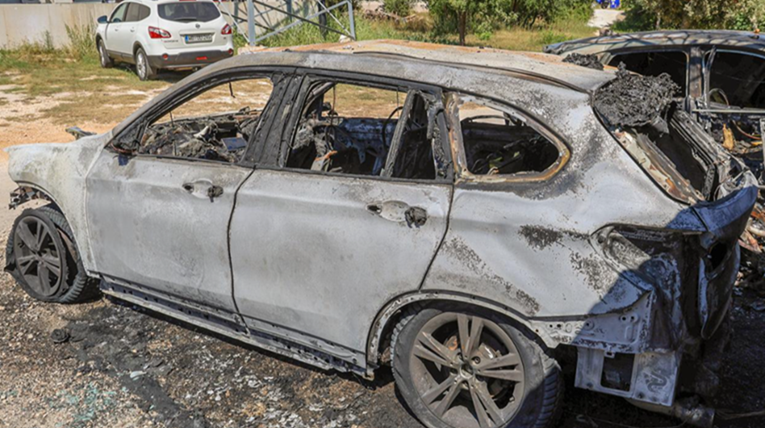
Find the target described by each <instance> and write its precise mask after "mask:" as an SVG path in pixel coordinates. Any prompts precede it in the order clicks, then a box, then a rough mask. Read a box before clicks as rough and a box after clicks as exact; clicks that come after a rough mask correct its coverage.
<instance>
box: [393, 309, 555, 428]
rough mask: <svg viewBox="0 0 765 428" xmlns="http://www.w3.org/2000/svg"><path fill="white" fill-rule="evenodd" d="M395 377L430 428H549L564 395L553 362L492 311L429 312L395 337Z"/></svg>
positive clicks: (419, 314)
mask: <svg viewBox="0 0 765 428" xmlns="http://www.w3.org/2000/svg"><path fill="white" fill-rule="evenodd" d="M392 346H393V374H394V377H395V378H396V385H397V386H398V388H399V391H400V392H401V395H402V397H403V398H404V400H405V401H406V403H407V404H408V405H409V407H410V409H411V410H412V411H413V412H414V414H415V415H416V416H417V417H418V418H419V419H420V421H421V422H422V423H423V424H425V425H426V426H427V427H429V428H500V427H502V428H505V427H519V428H520V427H528V428H547V427H551V426H553V424H554V422H555V419H556V416H557V413H558V410H559V408H560V398H561V396H562V379H561V376H560V373H559V370H560V369H559V368H558V365H557V363H556V362H555V360H553V359H551V358H550V357H548V356H547V355H546V354H545V353H544V352H543V351H542V349H541V348H540V347H539V346H538V345H537V344H536V343H534V342H533V341H532V340H530V339H529V338H527V337H526V336H524V334H523V333H521V332H520V331H519V330H518V329H516V328H514V327H512V326H511V325H510V324H508V323H507V322H506V321H505V320H503V319H502V318H500V317H497V316H496V315H494V314H493V313H491V312H488V311H483V310H478V309H470V308H466V309H461V310H455V309H454V307H453V306H452V307H447V306H435V307H429V308H425V309H423V310H421V311H419V312H417V313H414V314H411V315H410V316H408V317H405V319H404V320H403V321H402V322H401V323H400V324H399V326H398V327H397V328H396V331H395V332H394V337H393V344H392Z"/></svg>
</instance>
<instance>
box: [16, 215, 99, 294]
mask: <svg viewBox="0 0 765 428" xmlns="http://www.w3.org/2000/svg"><path fill="white" fill-rule="evenodd" d="M5 259H6V262H7V265H6V270H7V271H8V272H10V273H11V275H12V276H13V278H14V279H15V280H16V283H18V284H19V285H20V286H21V288H22V289H23V290H24V291H25V292H26V293H27V294H29V295H30V296H31V297H33V298H35V299H37V300H41V301H44V302H56V303H75V302H81V301H84V300H87V299H89V298H92V297H94V296H95V295H97V294H98V281H97V280H95V279H92V278H89V277H88V276H87V274H86V272H85V268H84V266H83V265H82V261H81V259H80V256H79V251H78V250H77V244H76V242H75V240H74V235H73V234H72V230H71V229H70V228H69V224H68V223H67V221H66V219H65V218H64V216H63V215H62V214H61V212H60V211H59V210H57V209H56V208H54V207H53V206H51V205H48V206H44V207H41V208H38V209H27V210H24V211H23V212H22V213H21V215H19V217H18V218H16V222H15V223H14V224H13V229H12V230H11V233H10V234H9V236H8V243H7V245H6V249H5Z"/></svg>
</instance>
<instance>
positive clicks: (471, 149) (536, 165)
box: [453, 96, 567, 176]
mask: <svg viewBox="0 0 765 428" xmlns="http://www.w3.org/2000/svg"><path fill="white" fill-rule="evenodd" d="M457 114H458V118H455V119H456V121H457V122H458V123H459V127H460V135H461V136H462V146H463V148H464V156H465V159H464V164H465V166H466V168H467V170H468V172H470V173H471V174H473V175H484V176H485V175H515V174H535V173H542V172H545V171H547V170H549V169H551V168H552V167H553V166H555V165H559V164H560V162H559V161H560V159H561V158H562V156H563V154H564V153H565V152H566V151H567V149H565V147H563V146H562V145H559V144H555V143H553V142H551V141H550V140H549V139H548V138H547V137H545V136H544V135H542V134H541V133H540V132H539V131H537V130H536V129H535V127H533V126H531V125H530V124H529V123H528V121H527V120H526V119H525V118H524V117H522V116H520V115H519V114H517V113H515V112H513V111H512V110H511V109H509V108H506V107H503V109H502V110H500V108H499V106H497V105H496V104H494V103H492V102H490V101H487V100H482V99H479V98H474V97H470V96H459V101H458V107H457ZM453 120H454V119H453Z"/></svg>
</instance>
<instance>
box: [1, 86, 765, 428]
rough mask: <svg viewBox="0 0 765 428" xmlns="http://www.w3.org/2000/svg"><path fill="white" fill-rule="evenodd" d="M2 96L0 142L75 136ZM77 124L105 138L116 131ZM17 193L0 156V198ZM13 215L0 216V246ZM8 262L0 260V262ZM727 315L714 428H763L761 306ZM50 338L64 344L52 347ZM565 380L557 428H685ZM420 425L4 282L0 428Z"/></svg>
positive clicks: (304, 377)
mask: <svg viewBox="0 0 765 428" xmlns="http://www.w3.org/2000/svg"><path fill="white" fill-rule="evenodd" d="M8 95H9V94H8V92H5V93H4V92H3V91H2V88H0V146H2V147H4V146H7V145H13V144H26V143H34V142H57V141H71V140H72V138H71V137H70V136H69V135H68V134H66V133H64V132H63V126H62V125H61V124H59V123H54V122H53V121H52V120H50V119H47V118H46V117H45V116H44V115H42V114H39V113H38V112H39V106H41V105H49V104H46V103H51V102H61V100H63V99H65V96H61V95H60V94H59V95H56V96H55V97H51V99H48V100H46V99H40V98H38V99H36V100H35V101H34V104H33V105H30V103H28V102H25V101H23V99H22V98H21V97H18V98H14V97H13V96H12V93H11V96H8ZM56 97H58V98H56ZM3 99H5V100H6V102H1V101H2V100H3ZM35 106H38V107H37V108H35ZM80 125H81V127H82V128H84V129H87V130H93V131H105V130H107V129H109V128H110V127H111V126H113V125H114V122H110V123H100V122H91V123H82V124H80ZM3 155H4V154H3ZM12 189H13V183H12V182H11V181H10V180H9V178H8V175H7V164H6V162H5V160H4V159H2V158H0V193H2V194H6V195H7V194H8V192H10V191H11V190H12ZM17 214H18V213H17V212H12V211H8V210H7V209H3V208H0V238H1V239H2V242H5V238H6V237H7V234H8V231H9V230H10V228H11V225H12V222H13V219H14V218H15V216H16V215H17ZM4 259H5V257H4V253H3V254H0V264H2V265H3V266H4V264H5V263H4ZM733 316H734V328H735V334H734V338H733V343H732V345H731V348H730V350H729V352H728V353H727V355H726V360H725V364H724V369H723V373H722V381H723V384H722V391H721V394H720V395H719V398H718V401H717V402H716V403H714V404H715V405H716V406H717V408H718V409H720V411H721V413H723V415H721V416H725V415H728V416H729V419H723V418H718V422H717V426H718V427H720V428H726V427H737V428H761V427H763V426H765V417H762V416H757V417H755V416H750V417H741V414H742V413H747V412H757V411H761V410H763V409H765V370H763V364H764V363H765V328H763V327H765V298H763V296H761V295H759V294H758V293H757V292H756V291H754V290H752V289H749V288H747V289H740V288H739V289H737V290H736V296H735V308H734V311H733ZM56 330H63V331H65V332H67V333H68V334H69V338H68V339H67V340H66V341H64V342H63V343H55V341H54V340H53V338H52V335H53V332H54V331H56ZM566 383H567V394H566V404H565V409H564V413H563V419H562V421H561V425H560V426H562V427H581V428H601V427H616V428H625V427H626V428H630V427H676V426H680V425H681V424H680V423H679V422H678V421H676V420H674V419H671V418H667V417H663V416H658V415H655V414H652V413H649V412H645V411H642V410H639V409H637V408H635V407H633V406H631V405H629V404H627V403H626V402H625V401H624V400H621V399H618V398H615V397H608V396H602V395H599V394H594V393H590V392H587V391H583V390H577V389H574V388H573V376H572V374H571V372H570V370H569V371H568V372H567V376H566ZM730 415H739V417H738V418H734V419H730ZM419 426H420V425H419V424H418V423H417V422H416V421H415V420H414V419H413V418H412V417H411V416H410V414H409V413H408V412H407V410H406V408H405V406H404V405H403V404H402V402H401V400H400V399H399V398H398V396H397V394H396V391H395V388H394V385H393V383H392V380H391V375H390V371H385V370H383V371H381V372H380V374H379V377H378V379H377V380H376V381H374V382H366V381H363V380H361V379H358V378H355V377H353V376H346V375H338V374H336V373H326V372H322V371H319V370H315V369H313V368H310V367H307V366H304V365H301V364H299V363H296V362H294V361H290V360H287V359H283V358H281V357H277V356H274V355H272V354H269V353H267V352H263V351H260V350H257V349H255V348H251V347H248V346H245V345H242V344H239V343H234V342H232V341H230V340H228V339H225V338H222V337H218V336H216V335H214V334H210V333H208V332H205V331H202V330H199V329H197V328H195V327H193V326H190V325H185V324H183V323H179V322H177V321H174V320H171V319H168V318H166V317H163V316H161V315H158V314H154V313H151V312H147V311H145V310H142V309H140V308H137V307H134V306H131V305H128V304H125V303H121V302H119V301H116V300H112V299H107V298H102V299H99V300H96V301H92V302H90V303H86V304H80V305H53V304H43V303H39V302H37V301H34V300H32V299H30V298H29V297H27V296H26V295H25V294H24V293H23V292H22V291H21V290H20V289H19V288H18V287H17V286H15V284H14V283H13V280H12V279H11V277H10V276H9V275H8V274H5V273H2V274H1V275H0V427H2V428H6V427H8V428H25V427H29V428H32V427H35V428H36V427H46V428H47V427H50V428H54V427H55V428H59V427H72V428H84V427H126V428H127V427H172V428H175V427H178V428H202V427H294V428H300V427H310V428H314V427H322V428H325V427H326V428H340V427H368V428H393V427H419Z"/></svg>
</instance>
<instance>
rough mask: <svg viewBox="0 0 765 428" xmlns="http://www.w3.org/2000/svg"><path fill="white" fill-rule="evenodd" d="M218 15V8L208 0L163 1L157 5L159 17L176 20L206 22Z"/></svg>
mask: <svg viewBox="0 0 765 428" xmlns="http://www.w3.org/2000/svg"><path fill="white" fill-rule="evenodd" d="M219 16H220V12H219V11H218V8H217V7H215V5H214V4H212V3H208V2H199V3H197V2H182V3H165V4H161V5H159V17H160V18H162V19H166V20H168V21H176V22H196V21H201V22H208V21H212V20H213V19H216V18H218V17H219Z"/></svg>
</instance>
